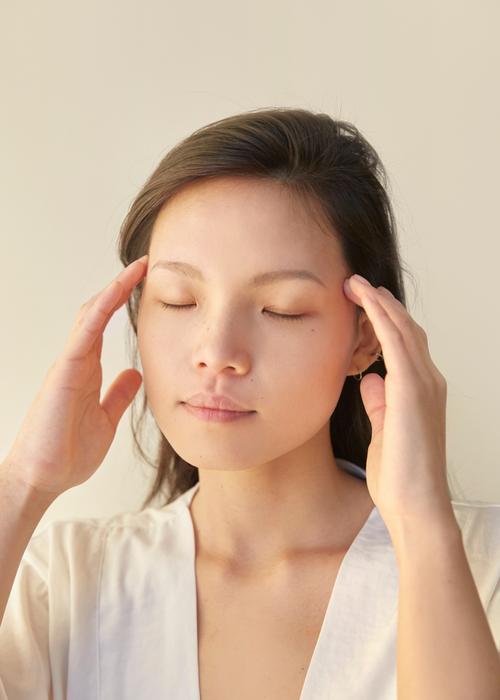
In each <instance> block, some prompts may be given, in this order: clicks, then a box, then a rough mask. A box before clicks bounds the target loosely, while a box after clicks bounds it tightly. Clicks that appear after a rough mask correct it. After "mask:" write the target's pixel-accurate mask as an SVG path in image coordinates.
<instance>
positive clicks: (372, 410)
mask: <svg viewBox="0 0 500 700" xmlns="http://www.w3.org/2000/svg"><path fill="white" fill-rule="evenodd" d="M360 389H361V398H362V399H363V404H364V406H365V409H366V412H367V414H368V418H369V419H370V423H371V424H372V441H373V440H374V439H375V438H377V436H378V435H379V434H380V435H381V434H382V431H383V428H384V417H385V382H384V380H383V379H382V377H380V376H379V375H378V374H367V375H366V377H363V379H362V380H361V387H360Z"/></svg>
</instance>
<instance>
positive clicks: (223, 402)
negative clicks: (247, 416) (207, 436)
mask: <svg viewBox="0 0 500 700" xmlns="http://www.w3.org/2000/svg"><path fill="white" fill-rule="evenodd" d="M182 403H186V404H188V405H189V406H192V407H193V408H210V409H213V410H216V411H236V412H238V413H251V412H253V411H252V409H249V408H246V406H242V405H241V404H239V403H238V402H237V401H234V400H233V399H230V398H229V396H224V394H207V393H206V392H200V393H198V394H195V395H194V396H191V398H189V399H187V401H183V402H182Z"/></svg>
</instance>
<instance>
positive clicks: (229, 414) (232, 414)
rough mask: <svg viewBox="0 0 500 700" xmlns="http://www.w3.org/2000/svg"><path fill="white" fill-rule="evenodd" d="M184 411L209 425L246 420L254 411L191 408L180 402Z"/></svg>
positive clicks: (207, 407)
mask: <svg viewBox="0 0 500 700" xmlns="http://www.w3.org/2000/svg"><path fill="white" fill-rule="evenodd" d="M181 405H183V406H185V408H186V410H187V411H188V412H189V413H190V414H191V415H193V416H195V417H196V418H199V419H200V420H203V421H207V422H209V423H230V422H233V421H236V420H239V419H241V418H248V417H249V416H251V415H253V414H254V413H256V411H235V410H234V409H221V408H211V407H209V406H193V405H192V404H190V403H187V402H184V401H183V402H181Z"/></svg>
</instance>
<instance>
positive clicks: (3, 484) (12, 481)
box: [0, 458, 57, 522]
mask: <svg viewBox="0 0 500 700" xmlns="http://www.w3.org/2000/svg"><path fill="white" fill-rule="evenodd" d="M19 471H20V470H19V469H17V468H16V464H15V462H14V461H12V460H10V459H9V458H7V459H5V460H4V461H3V462H2V463H1V464H0V491H1V494H2V496H1V500H2V506H3V507H4V508H8V509H9V510H11V512H18V513H19V514H20V515H22V516H23V517H24V518H26V519H27V520H28V521H36V522H38V521H39V520H40V519H41V518H42V516H43V515H44V514H45V512H46V511H47V510H48V508H49V506H51V505H52V503H53V502H54V501H55V500H56V498H57V494H55V493H47V492H44V491H41V490H39V489H37V488H35V487H34V486H30V485H29V484H26V483H25V482H24V481H23V480H22V478H20V476H19Z"/></svg>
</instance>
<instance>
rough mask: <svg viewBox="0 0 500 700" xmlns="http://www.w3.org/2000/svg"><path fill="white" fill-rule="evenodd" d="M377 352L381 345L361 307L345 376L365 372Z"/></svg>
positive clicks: (375, 358) (373, 360) (379, 350)
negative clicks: (354, 343)
mask: <svg viewBox="0 0 500 700" xmlns="http://www.w3.org/2000/svg"><path fill="white" fill-rule="evenodd" d="M379 352H381V346H380V343H379V341H378V338H377V336H376V335H375V331H374V330H373V326H372V322H371V321H370V319H369V318H368V316H367V315H366V313H365V311H363V309H361V311H360V313H359V318H358V337H357V341H356V346H355V348H354V352H353V354H352V358H351V363H350V365H349V370H348V372H347V376H348V377H349V376H353V375H359V373H360V372H365V371H366V370H367V369H368V367H370V365H372V364H373V363H374V362H375V361H376V360H377V353H379Z"/></svg>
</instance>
